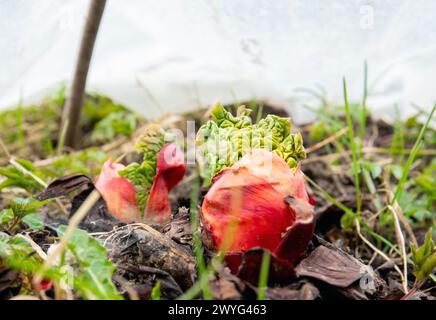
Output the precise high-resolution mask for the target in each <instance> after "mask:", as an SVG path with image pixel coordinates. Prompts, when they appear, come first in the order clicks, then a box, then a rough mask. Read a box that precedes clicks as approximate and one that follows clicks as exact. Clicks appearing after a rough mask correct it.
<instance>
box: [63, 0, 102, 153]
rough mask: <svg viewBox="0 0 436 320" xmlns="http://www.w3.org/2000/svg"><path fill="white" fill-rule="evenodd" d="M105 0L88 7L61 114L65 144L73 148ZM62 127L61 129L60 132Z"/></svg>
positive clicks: (97, 0) (96, 0)
mask: <svg viewBox="0 0 436 320" xmlns="http://www.w3.org/2000/svg"><path fill="white" fill-rule="evenodd" d="M105 5H106V0H92V1H91V3H90V6H89V9H88V16H87V18H86V23H85V28H84V30H83V34H82V40H81V42H80V49H79V55H78V57H77V62H76V68H75V72H74V78H73V83H72V87H71V92H70V94H69V96H68V99H67V102H66V104H65V108H64V112H63V115H62V125H61V127H62V128H63V127H64V126H66V123H67V121H68V127H67V130H66V134H65V146H68V147H71V148H74V147H76V146H77V142H78V134H79V128H80V115H81V113H82V105H83V99H84V95H85V86H86V78H87V76H88V70H89V65H90V62H91V57H92V51H93V49H94V43H95V39H96V37H97V32H98V28H99V26H100V21H101V17H102V15H103V11H104V7H105ZM62 131H63V129H61V133H62Z"/></svg>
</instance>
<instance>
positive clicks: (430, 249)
mask: <svg viewBox="0 0 436 320" xmlns="http://www.w3.org/2000/svg"><path fill="white" fill-rule="evenodd" d="M411 248H412V258H413V262H414V264H415V272H414V274H415V276H416V278H417V279H418V280H421V281H423V280H425V279H427V278H428V277H430V275H432V273H433V269H434V268H436V248H435V244H434V241H433V238H432V230H431V229H430V230H429V231H428V232H427V233H426V235H425V240H424V244H423V245H422V246H420V247H418V248H416V247H415V246H414V245H412V247H411Z"/></svg>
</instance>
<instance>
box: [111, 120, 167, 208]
mask: <svg viewBox="0 0 436 320" xmlns="http://www.w3.org/2000/svg"><path fill="white" fill-rule="evenodd" d="M164 142H165V131H164V130H163V129H162V128H160V127H159V126H158V125H150V126H149V127H148V128H147V131H146V132H145V133H144V134H143V135H142V136H141V137H139V139H138V141H137V142H136V150H137V151H138V152H139V153H143V155H144V156H143V159H144V160H143V162H142V163H141V164H139V163H136V162H134V163H131V164H130V165H128V166H127V167H126V168H124V169H123V170H120V171H119V172H118V173H119V174H120V176H122V177H124V178H127V179H129V180H130V182H132V184H133V186H134V187H135V191H136V197H137V199H138V204H139V207H140V209H141V211H143V210H144V208H145V205H146V203H147V199H148V195H149V193H150V189H151V187H152V185H153V181H154V177H155V176H156V161H157V155H158V153H159V151H160V149H161V148H162V147H163V145H164Z"/></svg>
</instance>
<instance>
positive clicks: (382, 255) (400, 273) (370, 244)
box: [354, 218, 404, 288]
mask: <svg viewBox="0 0 436 320" xmlns="http://www.w3.org/2000/svg"><path fill="white" fill-rule="evenodd" d="M354 223H355V225H356V232H357V235H358V236H359V238H360V239H361V240H362V241H363V242H364V243H365V244H366V245H367V246H368V247H370V248H371V249H372V250H373V251H374V252H376V253H377V254H378V255H380V256H381V257H382V258H383V259H385V260H386V261H387V262H389V263H391V264H392V265H393V266H394V269H395V270H396V271H397V272H398V274H399V275H400V278H401V281H402V283H403V288H404V275H403V272H402V271H401V270H400V268H399V267H398V266H397V264H396V263H395V262H394V261H393V260H392V259H391V258H389V257H388V256H387V255H386V254H385V253H384V252H383V251H381V250H379V249H378V248H377V247H376V246H374V245H373V244H372V243H371V242H370V241H369V240H368V239H366V238H365V237H364V236H363V234H362V233H361V232H360V222H359V220H358V219H357V218H356V219H354Z"/></svg>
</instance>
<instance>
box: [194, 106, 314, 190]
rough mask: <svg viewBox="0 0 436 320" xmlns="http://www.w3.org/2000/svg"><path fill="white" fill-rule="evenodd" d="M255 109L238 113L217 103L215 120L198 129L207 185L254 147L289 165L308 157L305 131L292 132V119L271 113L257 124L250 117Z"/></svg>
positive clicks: (214, 112) (198, 145)
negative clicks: (304, 136) (302, 133)
mask: <svg viewBox="0 0 436 320" xmlns="http://www.w3.org/2000/svg"><path fill="white" fill-rule="evenodd" d="M250 112H251V110H250V109H248V108H245V107H240V108H239V109H238V114H237V116H233V115H232V114H231V113H230V112H228V111H227V110H225V108H224V107H223V106H222V105H221V104H217V105H216V106H215V107H214V108H213V109H212V111H211V115H212V120H210V121H208V122H207V123H206V124H204V125H202V126H201V127H200V129H199V130H198V133H197V137H196V145H197V147H198V149H200V153H199V155H200V157H199V163H200V168H201V170H200V173H201V175H202V177H203V179H204V180H205V182H206V184H208V183H210V180H211V178H212V177H213V176H214V175H215V174H216V173H217V172H219V171H220V170H222V169H224V168H227V167H230V166H231V165H233V164H234V163H235V162H236V161H238V160H239V159H241V158H242V157H243V156H244V155H245V154H246V152H247V151H248V150H249V149H250V148H263V149H266V150H269V151H271V152H272V153H274V154H276V155H278V156H279V157H281V158H282V159H283V160H285V161H286V163H287V164H288V165H289V167H291V168H294V167H296V165H297V163H298V160H299V159H301V158H304V157H306V152H305V150H304V147H303V138H302V136H301V134H292V133H291V129H292V124H291V121H290V119H289V118H281V117H278V116H275V115H268V116H266V117H265V118H264V119H261V120H260V121H259V122H258V123H257V124H253V122H252V120H251V118H250V117H249V114H250Z"/></svg>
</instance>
